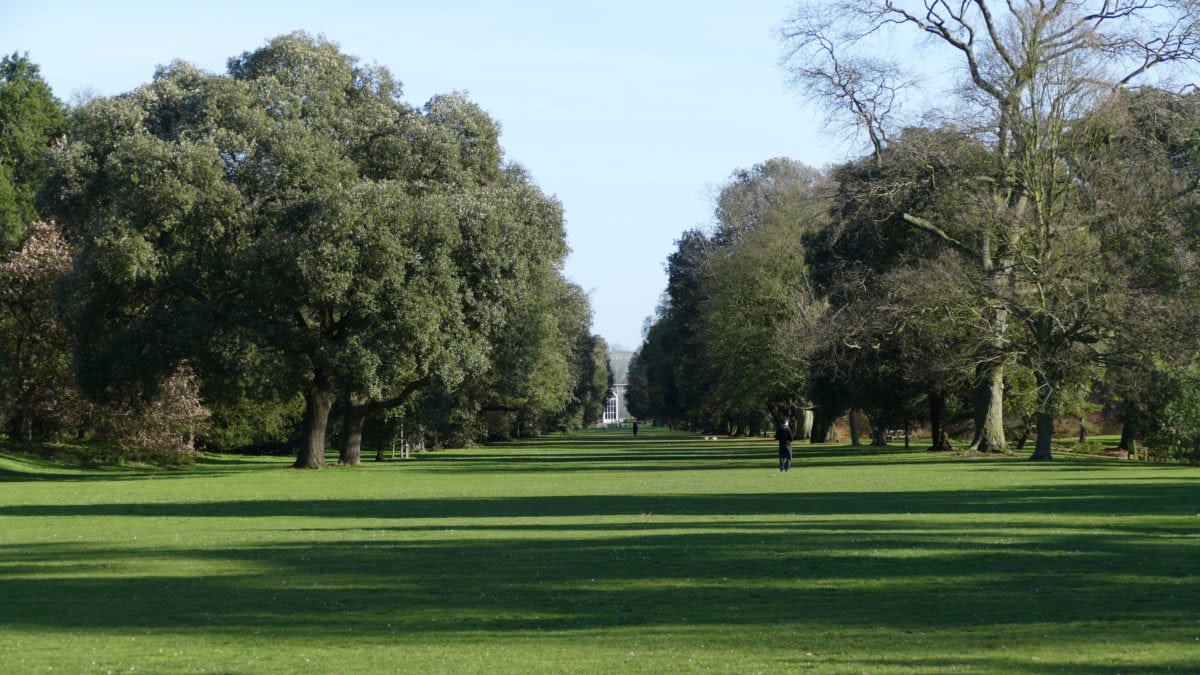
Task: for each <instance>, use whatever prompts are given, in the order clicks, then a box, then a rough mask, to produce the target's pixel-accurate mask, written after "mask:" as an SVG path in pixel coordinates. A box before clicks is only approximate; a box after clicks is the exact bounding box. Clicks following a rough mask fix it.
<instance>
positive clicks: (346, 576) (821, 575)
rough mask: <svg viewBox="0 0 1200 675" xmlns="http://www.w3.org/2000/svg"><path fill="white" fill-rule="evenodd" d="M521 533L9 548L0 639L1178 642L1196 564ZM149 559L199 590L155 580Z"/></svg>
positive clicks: (924, 545)
mask: <svg viewBox="0 0 1200 675" xmlns="http://www.w3.org/2000/svg"><path fill="white" fill-rule="evenodd" d="M510 511H520V509H510ZM523 528H524V531H523V532H515V533H514V532H509V533H507V535H506V536H504V537H496V536H494V535H495V533H494V532H493V533H491V536H488V533H487V532H486V530H488V529H490V528H487V527H481V528H479V529H478V530H473V531H471V532H470V533H468V534H465V535H456V536H453V537H447V536H446V534H445V531H443V532H442V533H440V534H438V533H436V532H434V531H429V532H426V533H424V534H425V535H426V536H420V537H416V538H410V539H394V540H388V541H380V540H378V539H376V538H373V537H372V536H370V535H372V534H378V532H377V531H374V532H371V533H368V532H366V531H362V532H355V531H353V530H347V531H342V532H341V535H342V536H339V537H338V538H337V539H336V540H329V539H324V540H323V539H321V538H319V537H317V536H312V537H310V538H309V539H308V540H306V541H292V542H276V543H252V544H246V545H234V546H227V547H222V548H218V549H210V548H196V547H182V548H163V547H151V548H141V549H138V548H129V547H112V546H88V545H70V544H59V543H51V544H38V545H23V546H18V547H14V548H12V549H10V550H9V551H8V552H6V557H5V561H4V563H3V565H0V579H2V580H3V583H4V588H5V594H4V596H3V598H2V599H0V617H2V618H0V625H3V626H5V627H8V628H21V629H56V630H94V629H104V630H114V631H126V630H151V629H155V630H168V631H179V632H194V633H199V634H209V635H212V634H218V635H251V634H253V635H256V636H259V637H260V638H261V639H271V638H278V639H286V638H288V637H289V636H291V637H295V636H297V635H303V636H305V638H306V639H339V640H350V641H354V640H368V641H370V640H377V639H380V638H381V636H385V635H386V636H402V635H410V636H411V635H413V634H420V633H437V634H438V635H439V639H449V640H453V639H454V637H453V636H455V635H460V636H467V635H477V634H478V633H479V632H485V633H497V634H500V633H514V632H516V633H529V634H536V633H539V632H543V631H595V630H608V629H615V628H629V627H646V628H649V627H669V628H683V627H685V626H686V627H705V626H707V627H714V628H719V629H720V632H719V633H714V634H711V635H709V638H708V639H714V638H715V639H718V640H719V639H726V640H729V641H730V642H731V643H733V642H736V641H737V640H738V639H739V637H738V636H739V635H745V631H746V630H760V629H767V628H772V629H781V628H782V627H785V626H792V627H817V626H820V627H823V630H828V629H845V630H863V631H868V632H869V631H872V630H902V631H934V632H945V633H947V634H949V633H954V632H957V631H962V630H964V629H975V630H980V631H990V632H1003V634H1004V635H1005V637H1006V639H1008V640H1010V641H1013V642H1014V643H1016V644H1022V643H1025V642H1028V641H1040V640H1041V639H1044V636H1045V635H1046V634H1052V635H1053V638H1054V639H1055V640H1060V641H1061V640H1066V641H1071V642H1075V643H1077V644H1079V645H1085V644H1091V643H1096V644H1099V643H1102V642H1104V641H1112V640H1115V641H1119V640H1121V639H1122V638H1123V636H1124V634H1125V633H1126V632H1127V631H1128V630H1129V629H1130V627H1131V626H1134V625H1136V626H1138V627H1142V628H1144V627H1153V628H1155V630H1156V631H1158V633H1157V635H1156V638H1157V639H1159V640H1167V641H1171V640H1193V639H1194V637H1195V635H1194V633H1195V627H1194V618H1195V617H1194V611H1193V608H1194V607H1195V606H1196V605H1197V603H1200V581H1198V580H1197V578H1196V577H1195V576H1191V575H1189V573H1188V572H1187V570H1189V569H1190V565H1192V562H1193V561H1194V554H1195V552H1196V550H1195V546H1194V545H1193V546H1181V545H1180V544H1179V542H1178V541H1173V540H1172V539H1171V538H1164V537H1160V536H1152V535H1149V534H1147V533H1145V532H1138V531H1137V528H1131V529H1128V530H1126V531H1119V532H1118V531H1105V530H1099V531H1083V530H1078V531H1075V530H1068V531H1066V532H1062V531H1058V530H1052V529H1049V528H1047V529H1043V530H1040V531H1030V530H1029V529H1028V528H1027V527H1019V526H1016V525H1012V526H1008V525H1005V524H1004V523H991V524H988V525H986V526H984V527H982V528H979V527H975V526H973V525H972V524H971V523H964V522H957V523H949V524H947V523H943V524H929V523H923V522H921V521H920V520H919V519H914V520H913V521H912V522H908V523H883V524H881V523H878V522H871V521H859V520H855V519H847V520H844V521H840V522H837V523H816V524H806V523H804V522H798V523H793V524H791V525H790V526H787V525H781V524H779V523H778V522H774V521H769V520H768V521H755V520H751V521H745V522H740V523H737V524H730V523H722V524H717V525H714V524H712V523H708V522H703V521H696V522H693V523H691V524H685V525H681V524H678V523H663V524H660V525H659V527H658V528H657V529H654V530H651V531H642V530H639V529H637V527H636V526H631V525H629V524H625V523H616V524H609V525H607V526H594V527H592V528H591V529H590V530H589V531H588V532H587V536H575V537H572V536H564V533H562V532H557V531H545V530H544V528H542V527H540V526H538V525H525V526H523ZM313 534H314V535H316V534H319V533H313ZM356 535H357V536H356ZM264 538H267V537H264ZM164 559H165V560H168V561H170V560H175V561H177V563H178V564H179V565H184V566H186V567H185V568H186V569H190V568H191V566H193V565H195V564H197V563H201V564H202V566H203V567H207V568H209V569H215V570H216V572H215V573H211V574H204V575H189V574H171V573H170V572H169V571H164V570H169V569H170V568H171V567H172V566H173V565H172V564H170V563H169V562H168V564H167V565H165V566H164V565H161V563H160V562H158V561H161V560H164ZM64 561H65V562H64ZM142 565H147V566H150V567H152V568H153V569H155V570H157V572H156V573H154V574H144V573H139V571H138V570H139V569H140V566H142ZM155 565H157V566H155ZM122 568H127V569H128V570H129V573H127V574H117V573H116V572H117V571H119V570H121V569H122ZM48 569H49V570H50V572H49V573H47V570H48ZM55 572H58V574H59V575H60V576H54V573H55ZM776 646H779V647H782V646H783V645H776ZM946 650H947V651H948V652H951V653H953V651H954V647H952V646H948V647H947V648H946Z"/></svg>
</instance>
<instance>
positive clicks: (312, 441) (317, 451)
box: [294, 378, 334, 469]
mask: <svg viewBox="0 0 1200 675" xmlns="http://www.w3.org/2000/svg"><path fill="white" fill-rule="evenodd" d="M333 399H334V394H333V378H319V379H315V380H314V381H313V383H312V385H311V386H310V387H309V389H308V391H307V392H305V394H304V439H303V441H301V445H300V452H299V453H298V454H297V456H296V463H295V465H294V466H295V467H296V468H297V469H324V468H325V432H326V430H327V427H328V425H329V411H330V409H332V408H333Z"/></svg>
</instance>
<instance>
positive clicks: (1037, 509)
mask: <svg viewBox="0 0 1200 675" xmlns="http://www.w3.org/2000/svg"><path fill="white" fill-rule="evenodd" d="M920 450H923V449H917V450H916V451H914V452H903V451H901V450H899V449H896V448H891V449H884V450H878V449H870V448H849V447H842V446H797V453H796V455H797V459H798V465H797V466H796V467H795V468H794V469H793V470H792V471H791V472H790V473H788V474H780V473H778V471H776V470H775V469H774V466H775V459H774V446H773V444H772V443H770V442H768V441H757V440H740V441H732V440H723V441H716V442H713V441H702V440H699V439H697V438H695V437H689V436H678V435H671V434H668V433H665V432H661V431H660V432H656V433H649V434H646V433H645V432H643V434H642V435H641V436H639V438H638V439H637V440H636V442H635V441H634V439H632V438H631V437H630V436H629V435H628V434H627V433H621V432H589V433H583V434H574V435H571V436H567V437H553V438H547V439H542V440H539V441H536V442H529V443H524V444H513V445H508V446H502V447H491V448H485V449H479V450H470V451H459V452H447V453H431V454H426V455H420V456H418V457H417V458H416V459H415V460H413V461H408V462H386V463H382V464H369V465H365V466H363V467H359V468H356V469H333V470H329V471H324V472H303V471H294V470H290V469H287V468H286V465H287V460H286V459H282V460H281V459H271V458H253V459H246V458H223V457H217V458H208V459H205V460H203V461H202V462H200V463H199V464H198V465H196V466H194V467H189V468H186V469H173V470H162V471H152V470H144V471H136V472H134V471H130V472H94V471H93V472H89V471H79V470H70V471H67V470H61V469H58V468H56V467H53V466H49V465H45V464H36V463H28V462H25V461H24V460H21V459H17V458H11V457H10V458H0V472H2V473H0V495H2V496H0V546H3V549H2V550H3V555H2V556H0V589H3V590H2V591H0V644H4V645H6V648H5V649H4V650H0V669H2V670H3V671H5V672H31V671H38V670H43V669H49V668H54V669H56V670H61V669H66V670H68V671H88V670H109V669H111V670H129V669H130V668H136V669H138V670H151V671H202V670H209V671H219V672H264V671H279V670H300V671H305V670H309V671H314V672H332V671H341V672H344V671H347V670H371V671H429V670H435V671H456V672H461V671H480V672H482V671H487V672H497V671H506V672H530V671H553V672H562V671H564V670H587V671H598V670H612V669H620V670H631V671H638V670H645V671H662V670H672V671H689V670H697V671H702V670H716V671H724V672H732V671H738V672H752V671H790V670H800V669H811V670H817V671H828V672H842V671H870V672H901V671H930V670H961V671H967V672H972V671H977V672H985V671H986V672H991V671H998V670H999V671H1005V670H1007V671H1023V672H1043V671H1044V672H1058V671H1061V670H1064V669H1079V670H1083V671H1086V672H1128V671H1130V670H1134V671H1137V670H1154V671H1162V670H1166V669H1168V668H1170V669H1177V670H1197V669H1200V611H1197V610H1196V609H1195V608H1196V607H1200V580H1198V579H1197V576H1196V565H1197V561H1198V560H1200V556H1198V555H1197V554H1198V553H1200V489H1198V488H1200V470H1197V469H1195V468H1189V467H1179V466H1170V465H1150V464H1131V463H1126V462H1119V461H1115V460H1107V459H1086V458H1080V459H1069V460H1067V461H1059V462H1055V463H1051V464H1049V465H1047V464H1040V463H1039V464H1031V463H1027V462H1021V461H1015V460H1010V459H991V458H989V459H961V458H951V457H945V456H939V455H929V454H928V453H924V452H922V451H920Z"/></svg>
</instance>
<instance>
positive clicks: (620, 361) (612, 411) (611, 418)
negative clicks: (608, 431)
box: [600, 349, 633, 426]
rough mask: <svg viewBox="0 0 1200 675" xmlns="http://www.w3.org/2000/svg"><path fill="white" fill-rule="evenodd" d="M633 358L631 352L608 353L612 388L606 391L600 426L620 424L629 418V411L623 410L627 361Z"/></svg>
mask: <svg viewBox="0 0 1200 675" xmlns="http://www.w3.org/2000/svg"><path fill="white" fill-rule="evenodd" d="M631 358H633V352H631V351H625V350H618V349H614V350H612V351H610V352H609V355H608V359H609V364H610V365H611V366H612V376H613V386H612V389H609V390H608V396H607V397H605V399H604V416H603V417H601V418H600V424H603V425H605V426H608V425H610V424H621V423H623V422H624V421H625V420H626V419H628V418H629V411H628V410H627V409H626V408H625V387H626V386H628V384H629V381H628V378H629V360H630V359H631Z"/></svg>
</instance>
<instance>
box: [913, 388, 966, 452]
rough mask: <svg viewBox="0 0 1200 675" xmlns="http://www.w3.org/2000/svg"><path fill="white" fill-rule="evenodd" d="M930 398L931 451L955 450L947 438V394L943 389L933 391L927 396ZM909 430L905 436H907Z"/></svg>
mask: <svg viewBox="0 0 1200 675" xmlns="http://www.w3.org/2000/svg"><path fill="white" fill-rule="evenodd" d="M927 398H928V399H929V430H930V432H931V436H932V440H931V442H930V446H929V451H930V452H942V451H946V450H953V449H954V448H952V447H950V443H949V442H948V441H947V440H946V394H945V393H944V392H941V391H931V392H929V395H928V396H927ZM907 435H908V434H907V430H906V431H905V436H906V437H907Z"/></svg>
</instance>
